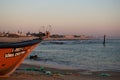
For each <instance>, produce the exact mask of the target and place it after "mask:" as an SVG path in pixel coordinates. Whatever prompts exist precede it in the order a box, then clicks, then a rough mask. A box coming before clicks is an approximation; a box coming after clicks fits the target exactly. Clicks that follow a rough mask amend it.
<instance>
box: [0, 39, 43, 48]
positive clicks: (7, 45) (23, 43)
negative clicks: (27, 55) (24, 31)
mask: <svg viewBox="0 0 120 80" xmlns="http://www.w3.org/2000/svg"><path fill="white" fill-rule="evenodd" d="M41 41H42V39H40V38H37V39H33V40H27V41H21V42H8V43H0V49H1V48H20V47H25V46H31V45H34V44H37V43H40V42H41Z"/></svg>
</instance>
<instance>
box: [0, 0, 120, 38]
mask: <svg viewBox="0 0 120 80" xmlns="http://www.w3.org/2000/svg"><path fill="white" fill-rule="evenodd" d="M49 25H51V26H52V28H50V31H51V33H53V34H73V35H75V34H76V35H81V34H85V35H104V34H106V35H110V36H120V0H0V31H1V32H2V31H10V32H15V31H16V32H17V31H18V30H21V31H23V32H28V31H31V32H38V31H44V29H48V28H49V27H48V26H49ZM43 26H45V27H44V28H43Z"/></svg>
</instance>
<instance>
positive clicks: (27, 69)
mask: <svg viewBox="0 0 120 80" xmlns="http://www.w3.org/2000/svg"><path fill="white" fill-rule="evenodd" d="M25 70H26V71H37V69H36V68H26V69H25Z"/></svg>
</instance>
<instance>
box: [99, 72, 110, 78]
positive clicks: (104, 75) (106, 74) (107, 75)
mask: <svg viewBox="0 0 120 80" xmlns="http://www.w3.org/2000/svg"><path fill="white" fill-rule="evenodd" d="M100 76H103V77H109V76H111V75H110V74H108V73H101V74H100Z"/></svg>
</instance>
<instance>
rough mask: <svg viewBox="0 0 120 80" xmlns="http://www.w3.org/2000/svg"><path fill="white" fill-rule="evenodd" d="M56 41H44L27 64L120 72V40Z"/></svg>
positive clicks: (27, 60) (33, 52)
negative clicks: (34, 58)
mask: <svg viewBox="0 0 120 80" xmlns="http://www.w3.org/2000/svg"><path fill="white" fill-rule="evenodd" d="M102 43H103V40H54V41H43V42H42V43H41V44H39V45H38V47H36V48H35V49H34V51H32V53H31V54H30V55H37V56H38V58H37V59H36V60H30V59H29V57H30V55H29V56H28V58H27V59H26V62H33V63H37V64H38V65H39V64H46V65H53V67H55V66H56V67H58V66H59V67H69V68H70V67H71V68H74V69H86V70H95V71H96V70H97V71H98V70H100V71H103V70H112V71H120V40H119V39H118V40H112V39H111V40H106V44H105V45H103V44H102Z"/></svg>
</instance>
